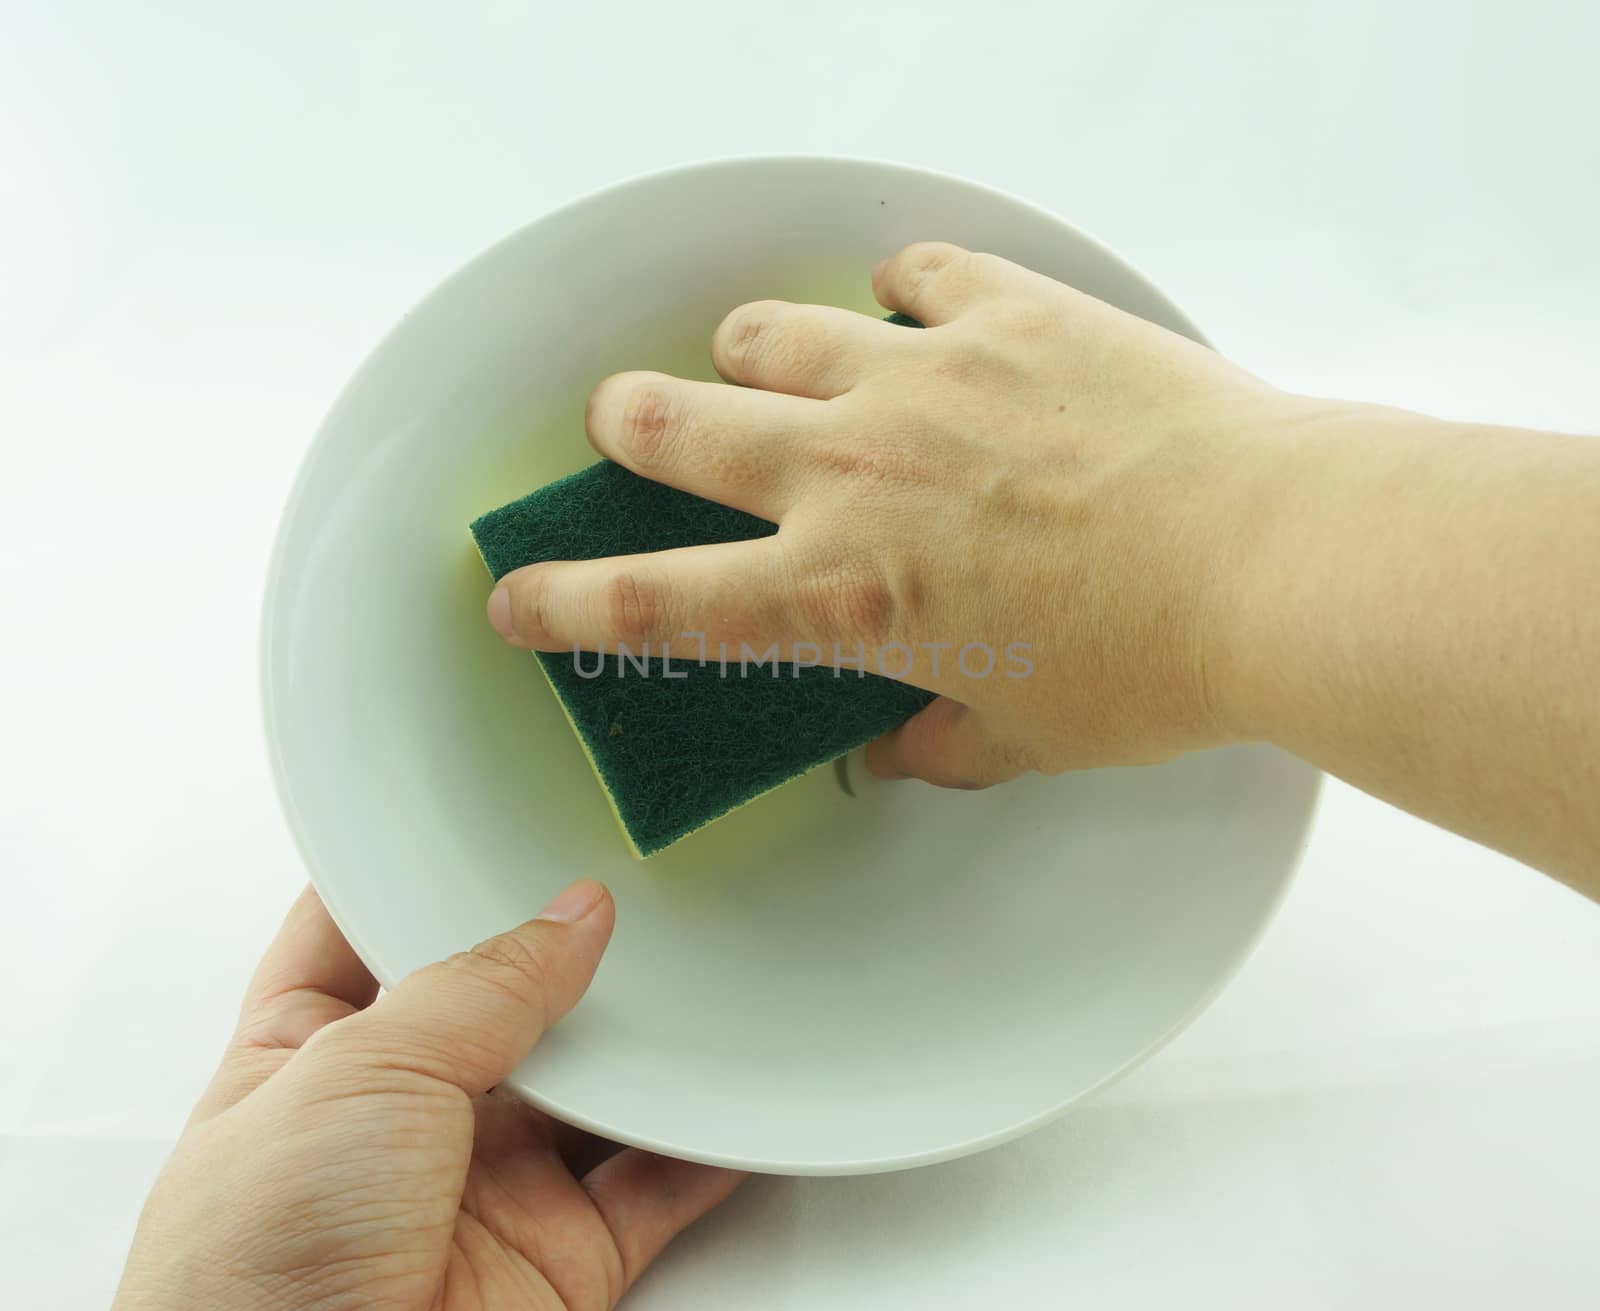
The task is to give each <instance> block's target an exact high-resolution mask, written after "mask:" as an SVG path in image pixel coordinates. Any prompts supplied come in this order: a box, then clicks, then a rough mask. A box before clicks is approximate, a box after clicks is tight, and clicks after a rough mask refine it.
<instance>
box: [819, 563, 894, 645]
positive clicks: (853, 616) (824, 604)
mask: <svg viewBox="0 0 1600 1311" xmlns="http://www.w3.org/2000/svg"><path fill="white" fill-rule="evenodd" d="M803 597H804V601H803V609H804V611H805V617H806V619H807V621H808V622H809V624H810V625H811V628H812V631H813V632H814V633H815V634H816V637H817V638H818V639H827V640H835V639H840V638H849V639H851V640H862V641H869V642H881V641H886V640H888V638H889V637H890V636H891V634H892V633H893V631H894V627H895V619H896V616H897V615H898V613H899V604H898V602H897V599H896V597H895V594H894V591H893V589H892V588H891V587H890V586H889V584H888V582H887V581H886V580H885V579H884V578H883V576H882V575H881V574H880V573H879V572H878V570H877V569H876V568H875V567H874V566H873V565H872V564H870V563H869V562H866V561H860V560H855V561H846V562H842V563H839V564H835V565H831V566H828V567H826V568H823V569H820V570H818V571H816V572H815V573H813V574H812V575H811V576H810V579H809V583H808V585H807V586H806V588H805V589H804V590H803Z"/></svg>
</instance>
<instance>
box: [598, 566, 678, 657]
mask: <svg viewBox="0 0 1600 1311" xmlns="http://www.w3.org/2000/svg"><path fill="white" fill-rule="evenodd" d="M664 591H665V589H664V588H663V587H662V585H661V584H660V583H659V582H657V581H655V580H653V579H648V578H643V577H641V576H640V575H639V574H637V573H635V572H632V571H627V572H624V573H619V574H617V575H616V576H615V577H614V578H612V579H611V580H610V581H609V582H608V583H607V584H606V587H605V596H604V600H603V604H604V606H605V620H606V626H607V628H608V629H609V630H610V632H611V633H612V635H613V636H614V637H616V638H617V640H619V641H622V642H645V641H648V640H650V639H651V638H653V637H655V636H656V635H657V634H659V633H661V632H663V631H664V630H665V629H666V628H667V626H668V625H667V606H666V598H665V595H664Z"/></svg>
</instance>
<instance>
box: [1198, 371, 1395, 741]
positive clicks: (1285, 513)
mask: <svg viewBox="0 0 1600 1311" xmlns="http://www.w3.org/2000/svg"><path fill="white" fill-rule="evenodd" d="M1369 411H1370V412H1376V411H1377V407H1372V406H1365V405H1360V404H1357V403H1352V402H1343V401H1325V400H1320V399H1315V398H1311V397H1304V396H1295V395H1290V394H1287V393H1276V394H1275V395H1274V397H1273V398H1272V399H1271V400H1270V402H1269V403H1268V404H1266V405H1265V406H1263V407H1262V408H1261V410H1260V411H1259V412H1258V413H1256V414H1255V415H1254V416H1252V417H1250V418H1249V419H1246V420H1244V421H1243V422H1242V423H1240V424H1239V426H1238V428H1237V429H1236V430H1235V431H1234V432H1233V433H1232V434H1230V438H1229V442H1228V445H1227V448H1226V449H1227V451H1228V458H1229V459H1230V461H1231V463H1232V468H1231V469H1230V471H1229V473H1228V475H1227V477H1226V478H1225V479H1224V495H1223V496H1222V497H1221V498H1220V502H1219V505H1218V507H1217V511H1218V515H1219V519H1218V522H1217V524H1216V529H1215V532H1214V534H1213V536H1214V540H1215V541H1216V542H1218V543H1220V544H1221V547H1220V549H1218V550H1216V551H1215V552H1214V555H1213V560H1212V573H1211V578H1210V586H1209V588H1208V589H1207V604H1206V605H1205V607H1204V625H1203V629H1204V631H1203V636H1202V639H1201V640H1202V647H1201V661H1202V668H1203V669H1204V671H1205V679H1204V683H1205V692H1206V698H1207V710H1208V713H1209V715H1210V718H1211V723H1212V725H1213V729H1214V732H1215V733H1216V736H1217V738H1218V740H1219V741H1221V742H1225V743H1233V742H1260V741H1274V742H1279V743H1281V742H1282V740H1283V738H1284V736H1285V734H1284V722H1285V719H1286V718H1287V717H1291V716H1292V715H1293V713H1294V711H1293V704H1294V700H1295V698H1296V697H1297V696H1298V695H1299V694H1300V693H1301V692H1302V691H1303V689H1304V687H1305V684H1306V683H1307V681H1308V679H1310V678H1311V677H1313V673H1312V670H1311V669H1310V668H1309V667H1308V661H1307V658H1306V657H1307V651H1308V649H1310V648H1311V647H1314V646H1315V644H1316V643H1317V641H1318V639H1317V637H1316V635H1315V629H1316V625H1317V624H1318V623H1320V622H1322V621H1323V620H1324V619H1325V617H1326V610H1325V608H1324V607H1323V606H1322V605H1321V599H1322V598H1321V596H1320V590H1321V589H1320V582H1321V576H1322V575H1323V574H1324V571H1327V570H1335V571H1337V570H1339V569H1340V568H1342V567H1344V565H1343V564H1342V563H1341V562H1342V561H1347V556H1348V552H1349V548H1350V546H1351V545H1352V542H1353V541H1354V540H1355V539H1356V537H1357V536H1358V535H1359V531H1360V530H1359V525H1358V524H1355V523H1353V522H1352V519H1353V518H1354V517H1355V516H1356V515H1357V514H1358V513H1359V511H1360V509H1361V507H1362V506H1363V505H1364V503H1365V501H1366V496H1365V494H1364V493H1363V491H1362V490H1361V483H1362V481H1363V479H1364V478H1366V477H1367V476H1368V474H1370V472H1371V469H1370V467H1364V466H1365V465H1366V461H1367V459H1368V453H1367V452H1366V451H1364V450H1363V448H1362V444H1361V443H1359V442H1355V441H1352V440H1351V437H1352V434H1355V433H1359V432H1362V431H1363V430H1366V429H1368V428H1370V426H1371V423H1372V418H1371V415H1370V414H1369Z"/></svg>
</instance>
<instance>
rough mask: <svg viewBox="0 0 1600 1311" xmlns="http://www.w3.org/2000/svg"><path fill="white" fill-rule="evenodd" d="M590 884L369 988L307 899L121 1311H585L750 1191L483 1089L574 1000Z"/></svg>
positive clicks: (251, 1006)
mask: <svg viewBox="0 0 1600 1311" xmlns="http://www.w3.org/2000/svg"><path fill="white" fill-rule="evenodd" d="M614 917H615V908H614V906H613V904H612V901H611V898H610V896H609V894H608V893H607V892H606V890H605V889H604V888H603V887H602V886H600V885H599V884H598V883H593V882H581V883H576V884H574V885H573V886H572V887H571V888H568V889H567V890H566V891H565V892H564V893H562V894H561V895H560V896H558V897H556V899H555V900H554V901H552V902H551V903H550V905H549V906H547V907H546V908H545V910H544V912H543V913H542V914H541V916H540V917H539V918H538V919H535V920H532V921H530V922H529V923H527V924H524V925H522V926H521V927H520V928H516V929H513V930H511V931H510V932H508V933H505V934H502V935H501V936H499V937H496V938H491V939H489V940H488V941H487V942H484V943H482V944H480V945H479V946H477V947H475V948H474V949H473V950H472V951H470V952H462V953H461V954H459V955H457V956H453V957H451V958H450V959H449V960H446V961H443V962H441V963H439V964H437V965H430V966H428V967H427V968H426V969H422V970H419V971H417V972H416V973H415V974H413V975H411V976H410V977H408V978H406V979H404V980H403V981H402V982H401V983H400V984H399V985H398V986H397V987H396V988H395V989H394V990H393V992H391V993H390V994H388V995H387V996H385V997H383V998H382V999H381V1000H376V1001H375V1000H374V999H375V998H376V997H377V992H378V986H377V983H376V982H375V981H374V980H373V978H372V976H371V975H370V974H369V973H368V972H367V970H366V967H365V966H364V965H362V963H361V961H360V960H359V959H358V958H357V956H356V954H355V952H354V951H353V950H351V948H350V946H349V944H348V943H347V942H346V941H345V940H344V937H343V936H342V935H341V934H340V932H339V930H338V929H337V927H335V925H334V923H333V920H332V919H331V918H330V917H329V915H328V912H327V911H326V910H325V909H324V908H323V905H322V902H321V901H320V900H319V899H318V897H317V895H316V894H315V893H314V892H312V891H311V890H309V889H308V890H307V891H306V892H305V893H304V894H303V895H302V896H301V898H300V900H299V901H298V902H297V903H296V904H295V906H294V909H293V910H291V911H290V913H289V917H288V920H287V922H286V923H285V924H284V926H283V929H282V931H281V932H280V933H279V935H278V938H277V940H276V941H275V942H274V943H273V944H272V947H271V948H270V949H269V950H268V952H267V954H266V957H265V959H263V961H262V962H261V966H260V968H259V969H258V970H257V971H256V975H255V978H254V979H253V981H252V982H251V984H250V988H249V991H248V993H247V995H246V998H245V1003H244V1007H243V1011H242V1013H241V1016H240V1021H239V1028H238V1032H237V1033H236V1034H235V1035H234V1038H233V1040H232V1042H231V1043H230V1044H229V1047H228V1050H227V1053H226V1055H225V1056H224V1057H223V1061H222V1065H221V1067H220V1069H219V1070H218V1071H217V1075H216V1077H215V1079H214V1080H213V1081H212V1083H211V1086H210V1087H209V1088H208V1089H207V1091H206V1093H205V1095H204V1096H203V1097H202V1099H201V1101H200V1103H199V1105H198V1106H197V1107H196V1108H195V1112H194V1115H193V1117H192V1119H191V1120H190V1122H189V1124H188V1127H187V1128H186V1129H185V1131H184V1134H183V1137H182V1138H181V1139H180V1140H179V1142H178V1146H177V1149H176V1151H175V1152H174V1153H173V1156H172V1159H171V1160H170V1161H169V1162H168V1164H167V1166H166V1168H165V1169H164V1170H163V1171H162V1173H161V1176H160V1177H159V1178H158V1179H157V1181H156V1184H155V1187H154V1189H153V1190H152V1192H151V1195H150V1199H149V1201H148V1203H147V1204H146V1206H145V1210H144V1214H143V1215H142V1217H141V1219H140V1222H139V1228H138V1232H137V1234H136V1235H135V1238H134V1243H133V1249H132V1251H131V1253H130V1255H129V1259H128V1266H127V1270H126V1273H125V1274H124V1276H123V1283H122V1287H121V1289H120V1290H119V1292H118V1296H117V1300H116V1304H115V1305H116V1308H118V1311H135V1308H144V1307H160V1308H162V1311H181V1309H183V1308H189V1307H204V1308H207V1311H233V1309H234V1308H257V1307H261V1308H286V1307H295V1308H308V1307H316V1308H325V1307H326V1308H332V1307H357V1306H359V1307H363V1308H374V1307H381V1308H397V1309H398V1308H419V1309H421V1308H492V1307H518V1308H538V1309H540V1311H555V1309H557V1308H559V1309H560V1311H600V1309H606V1311H608V1309H609V1308H611V1307H613V1306H615V1305H616V1302H617V1300H618V1299H619V1298H620V1297H621V1296H622V1294H623V1293H624V1292H625V1291H626V1290H627V1288H628V1287H629V1286H630V1285H631V1284H632V1283H633V1281H634V1280H635V1279H637V1278H638V1276H639V1274H640V1272H641V1271H642V1270H643V1269H644V1268H645V1267H646V1266H647V1265H649V1263H650V1262H651V1261H652V1260H653V1259H654V1258H655V1257H656V1255H657V1254H658V1253H659V1252H660V1251H661V1249H662V1248H663V1247H665V1246H666V1244H667V1243H668V1242H669V1241H670V1240H671V1239H672V1238H674V1237H675V1236H676V1235H677V1234H678V1233H679V1232H680V1231H682V1230H683V1229H684V1228H685V1227H686V1226H687V1225H689V1224H690V1223H692V1222H693V1221H694V1220H696V1219H697V1218H698V1217H699V1216H701V1215H702V1214H704V1213H705V1212H706V1211H708V1210H710V1209H711V1208H712V1207H713V1206H715V1205H717V1203H719V1202H721V1201H722V1200H723V1199H724V1198H725V1197H727V1196H728V1194H730V1193H731V1192H732V1191H733V1190H734V1188H736V1187H737V1186H738V1184H739V1181H740V1179H741V1178H742V1177H743V1176H742V1175H740V1174H738V1173H736V1172H734V1171H731V1170H720V1169H715V1168H713V1167H710V1166H704V1165H696V1164H692V1163H690V1162H686V1161H677V1160H672V1159H670V1158H668V1157H662V1156H655V1155H652V1154H650V1153H647V1152H643V1151H640V1150H638V1149H633V1148H630V1149H627V1150H624V1151H622V1152H620V1153H617V1154H616V1155H613V1156H611V1157H609V1159H606V1160H604V1161H602V1162H601V1163H600V1164H598V1165H596V1166H594V1168H593V1169H590V1170H587V1171H586V1172H585V1171H584V1169H583V1165H582V1163H583V1161H584V1159H585V1158H586V1157H593V1156H594V1155H595V1154H596V1150H595V1140H593V1139H591V1138H589V1137H588V1135H585V1134H583V1133H581V1132H580V1131H578V1130H576V1129H572V1128H570V1127H568V1126H566V1125H563V1124H560V1123H558V1122H557V1121H555V1120H552V1119H551V1118H550V1117H548V1116H546V1115H543V1114H540V1113H539V1112H537V1111H534V1110H532V1109H530V1108H529V1107H527V1106H526V1105H524V1104H523V1103H521V1102H519V1101H518V1100H517V1099H516V1098H514V1097H512V1096H511V1095H509V1094H508V1093H504V1092H498V1091H493V1089H494V1087H495V1085H496V1084H498V1083H499V1082H500V1081H501V1080H502V1079H504V1078H505V1077H506V1076H507V1075H508V1074H509V1073H510V1072H511V1070H512V1069H513V1068H514V1067H515V1066H516V1065H517V1063H518V1062H519V1061H521V1059H522V1058H523V1057H524V1056H525V1055H526V1054H527V1052H528V1051H529V1049H530V1048H532V1047H533V1045H534V1044H535V1043H536V1042H537V1041H538V1040H539V1036H540V1034H541V1033H542V1032H543V1031H544V1030H545V1028H546V1027H548V1026H549V1025H550V1024H553V1023H555V1022H556V1021H557V1020H559V1019H560V1018H561V1017H562V1016H563V1015H565V1014H566V1012H567V1011H568V1010H570V1009H571V1008H572V1006H573V1005H574V1004H575V1003H576V1002H577V1000H578V998H579V997H580V996H581V995H582V994H583V992H584V990H585V989H586V988H587V987H588V985H589V981H590V979H591V978H592V977H593V974H594V971H595V967H596V965H597V964H598V963H599V960H600V954H601V952H602V951H603V950H604V949H605V945H606V943H607V941H608V940H609V939H610V937H611V929H612V924H613V920H614Z"/></svg>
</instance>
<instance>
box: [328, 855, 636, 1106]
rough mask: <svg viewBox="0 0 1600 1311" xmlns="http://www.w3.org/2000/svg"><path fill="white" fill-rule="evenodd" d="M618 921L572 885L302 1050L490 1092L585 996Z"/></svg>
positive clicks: (592, 886) (600, 897) (585, 884)
mask: <svg viewBox="0 0 1600 1311" xmlns="http://www.w3.org/2000/svg"><path fill="white" fill-rule="evenodd" d="M615 919H616V907H615V906H614V905H613V903H612V900H611V894H610V893H609V892H607V891H606V889H605V887H604V886H603V885H601V884H599V883H596V882H594V881H593V880H592V879H584V880H582V881H580V882H578V883H574V884H573V885H572V886H571V887H569V888H567V889H566V890H565V891H563V892H560V893H558V894H557V895H556V896H555V898H554V899H553V900H552V901H551V902H550V904H549V905H548V906H546V907H545V908H544V909H543V910H542V911H540V912H539V915H538V917H537V918H536V919H532V920H529V921H528V922H527V923H526V924H523V925H521V926H519V927H518V928H514V929H511V930H510V931H509V932H506V933H502V934H499V935H498V936H496V937H493V938H490V939H488V940H487V941H485V942H480V943H479V944H478V945H477V946H476V947H474V948H473V949H472V950H471V951H463V952H458V953H457V954H456V955H454V956H451V957H450V958H449V959H448V960H442V961H440V962H438V963H437V964H435V965H428V966H425V967H424V968H422V969H420V970H417V971H416V972H415V973H413V974H409V975H407V976H406V977H405V978H404V979H402V980H401V981H400V983H399V984H398V985H397V986H396V987H395V989H394V991H393V992H391V993H389V994H388V995H386V996H384V997H382V998H380V999H379V1000H378V1001H377V1002H375V1003H374V1004H373V1005H372V1006H370V1007H368V1008H367V1009H366V1010H364V1011H362V1012H360V1013H359V1014H356V1015H352V1016H350V1017H349V1018H348V1019H346V1020H344V1021H343V1022H342V1023H340V1024H335V1025H332V1026H330V1027H329V1028H328V1029H326V1030H324V1031H323V1032H322V1033H321V1034H318V1035H316V1038H314V1039H313V1040H312V1042H311V1043H309V1044H308V1046H317V1045H320V1046H322V1047H323V1049H324V1053H325V1054H332V1051H331V1050H330V1049H335V1048H336V1049H338V1051H339V1052H341V1053H342V1054H344V1055H347V1056H353V1057H354V1058H355V1059H356V1060H358V1061H360V1060H369V1061H373V1062H375V1063H381V1064H383V1065H385V1066H389V1067H391V1068H401V1069H409V1070H415V1071H417V1072H418V1073H422V1074H426V1075H429V1076H431V1077H433V1078H435V1079H438V1080H440V1081H441V1082H444V1083H448V1084H453V1085H454V1086H456V1087H457V1088H460V1089H461V1090H462V1091H463V1092H465V1093H468V1094H469V1095H475V1094H477V1093H481V1092H486V1091H488V1089H490V1088H492V1087H494V1085H495V1084H497V1083H499V1082H500V1081H501V1080H502V1079H504V1078H505V1077H506V1075H508V1074H510V1073H511V1071H512V1070H513V1069H515V1068H516V1066H517V1064H518V1063H519V1062H520V1061H521V1060H522V1058H523V1057H524V1056H526V1055H527V1054H528V1053H529V1052H530V1051H531V1050H532V1049H533V1046H534V1044H535V1043H537V1042H538V1041H539V1039H540V1037H541V1036H543V1034H544V1031H545V1030H546V1029H548V1028H549V1027H550V1026H551V1025H552V1024H554V1023H555V1022H556V1021H557V1020H559V1019H560V1018H561V1017H562V1016H563V1015H565V1014H566V1013H567V1012H568V1011H570V1010H571V1009H572V1008H573V1007H574V1006H575V1005H576V1004H577V1002H578V998H580V997H581V996H583V994H584V991H585V990H586V989H587V988H588V986H589V981H590V980H591V979H592V978H593V977H594V972H595V967H596V966H598V965H599V963H600V954H601V953H602V952H603V951H604V950H605V948H606V943H607V942H608V941H609V940H610V938H611V929H612V925H613V924H614V922H615ZM318 1038H320V1039H322V1041H321V1043H320V1044H319V1043H318V1042H317V1039H318Z"/></svg>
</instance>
